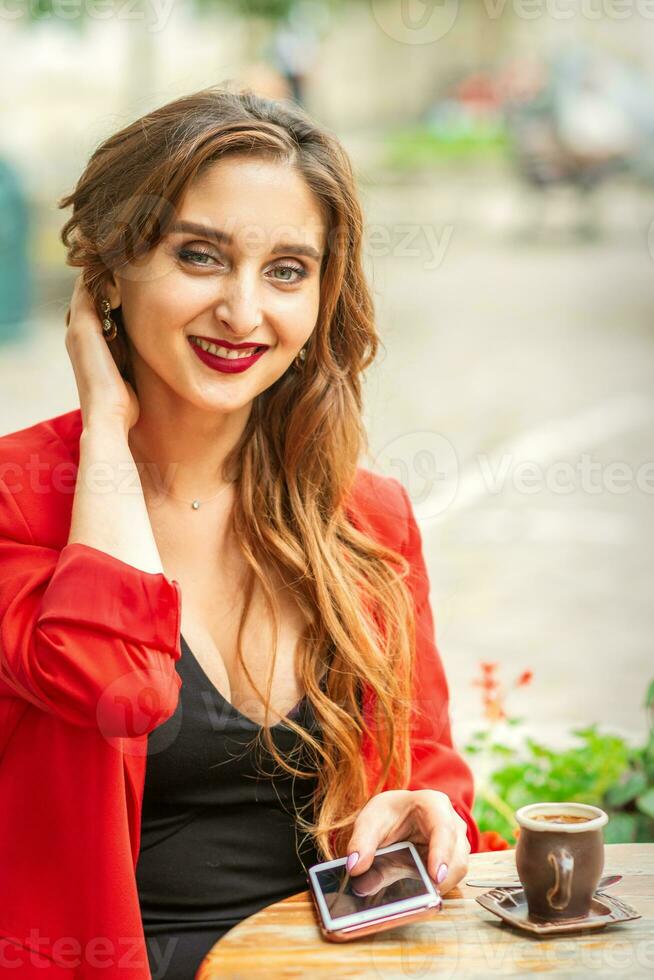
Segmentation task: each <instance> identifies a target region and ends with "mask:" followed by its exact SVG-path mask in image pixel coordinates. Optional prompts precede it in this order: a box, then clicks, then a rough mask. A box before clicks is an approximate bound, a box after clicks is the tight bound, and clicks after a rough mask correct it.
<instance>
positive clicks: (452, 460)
mask: <svg viewBox="0 0 654 980" xmlns="http://www.w3.org/2000/svg"><path fill="white" fill-rule="evenodd" d="M373 468H374V470H375V472H377V473H380V474H381V475H383V476H390V477H394V478H395V479H396V480H399V482H400V483H401V484H402V486H403V487H404V489H405V490H406V491H407V493H408V494H409V497H410V498H411V505H412V507H413V510H414V513H415V515H416V518H417V519H418V520H427V519H429V518H434V517H438V516H439V515H440V514H443V513H444V512H445V511H446V510H447V509H448V507H449V506H450V505H451V504H452V502H453V500H454V499H455V497H456V494H457V490H458V486H459V461H458V458H457V455H456V451H455V449H454V446H453V445H452V443H451V442H450V440H449V439H447V438H446V437H445V436H444V435H442V434H441V433H440V432H430V431H419V432H406V433H404V434H403V435H400V436H396V437H395V438H394V439H393V440H392V441H391V442H389V443H387V444H386V445H385V446H383V447H382V448H381V449H380V450H379V451H378V452H377V453H376V455H375V458H374V467H373Z"/></svg>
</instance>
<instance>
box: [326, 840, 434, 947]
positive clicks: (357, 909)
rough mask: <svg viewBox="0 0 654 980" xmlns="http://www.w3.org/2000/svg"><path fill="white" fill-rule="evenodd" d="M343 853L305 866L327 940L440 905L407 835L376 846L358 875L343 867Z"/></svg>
mask: <svg viewBox="0 0 654 980" xmlns="http://www.w3.org/2000/svg"><path fill="white" fill-rule="evenodd" d="M346 861H347V858H344V857H343V858H336V859H335V860H333V861H324V862H323V863H322V864H314V865H312V866H311V867H310V868H309V869H308V875H307V881H308V882H309V885H310V888H311V894H312V896H313V900H314V906H315V910H316V913H317V917H318V925H319V927H320V930H321V932H322V934H323V936H324V937H325V939H328V940H330V941H332V942H345V941H346V940H348V939H356V938H358V937H359V936H365V935H369V934H370V933H373V932H380V931H381V930H383V929H393V928H395V927H396V926H398V925H404V924H405V923H407V922H415V921H417V920H419V919H424V918H428V917H431V916H432V915H433V913H434V912H435V911H439V910H440V909H441V907H442V901H441V896H440V893H439V891H438V889H437V888H436V886H435V884H434V882H433V881H432V880H431V878H430V877H429V875H428V874H427V870H426V868H425V866H424V864H423V862H422V860H421V858H420V855H419V854H418V851H417V850H416V848H415V846H414V845H413V844H412V843H411V841H399V842H398V843H397V844H389V845H388V846H387V847H380V848H379V850H378V851H376V852H375V857H374V860H373V862H372V864H371V866H370V868H369V869H368V871H365V872H364V873H363V874H361V875H356V877H354V878H353V877H351V875H349V874H348V872H347V871H346V868H345V865H346Z"/></svg>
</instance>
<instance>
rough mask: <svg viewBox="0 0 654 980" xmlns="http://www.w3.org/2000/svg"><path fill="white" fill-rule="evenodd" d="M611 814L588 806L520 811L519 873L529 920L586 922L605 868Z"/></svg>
mask: <svg viewBox="0 0 654 980" xmlns="http://www.w3.org/2000/svg"><path fill="white" fill-rule="evenodd" d="M608 819H609V818H608V815H607V814H606V813H605V812H604V810H600V808H599V807H596V806H590V805H589V804H586V803H532V804H530V805H529V806H523V807H521V808H520V809H519V810H518V811H517V812H516V820H517V821H518V824H519V826H520V834H519V836H518V843H517V846H516V856H515V859H516V868H517V871H518V877H519V879H520V882H521V884H522V887H523V888H524V892H525V898H526V900H527V907H528V911H529V918H530V919H532V920H535V921H539V922H544V921H545V922H551V921H560V920H562V919H577V918H585V917H586V916H587V915H588V913H589V912H590V907H591V903H592V900H593V895H594V894H595V889H596V888H597V884H598V882H599V880H600V877H601V875H602V870H603V868H604V833H603V830H602V828H603V827H604V826H605V824H607V823H608Z"/></svg>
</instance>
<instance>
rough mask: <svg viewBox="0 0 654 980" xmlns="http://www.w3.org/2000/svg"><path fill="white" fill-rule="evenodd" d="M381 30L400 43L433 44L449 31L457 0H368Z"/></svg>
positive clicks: (457, 8) (453, 20)
mask: <svg viewBox="0 0 654 980" xmlns="http://www.w3.org/2000/svg"><path fill="white" fill-rule="evenodd" d="M371 6H372V13H373V16H374V18H375V20H376V21H377V23H378V24H379V26H380V27H381V29H382V31H383V32H384V33H385V34H387V35H388V37H390V38H392V39H393V40H394V41H399V42H400V44H432V43H433V42H434V41H440V39H441V38H443V37H445V35H446V34H449V32H450V31H451V29H452V27H453V26H454V23H455V21H456V18H457V17H458V14H459V0H393V2H392V3H389V2H388V0H371Z"/></svg>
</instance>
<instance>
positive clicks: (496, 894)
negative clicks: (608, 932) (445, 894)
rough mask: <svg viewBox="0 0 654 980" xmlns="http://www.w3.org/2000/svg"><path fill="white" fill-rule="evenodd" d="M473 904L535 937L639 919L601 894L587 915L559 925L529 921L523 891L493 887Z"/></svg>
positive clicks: (625, 906) (638, 916) (615, 900)
mask: <svg viewBox="0 0 654 980" xmlns="http://www.w3.org/2000/svg"><path fill="white" fill-rule="evenodd" d="M475 901H476V902H479V904H480V905H481V906H482V907H483V908H485V909H486V910H487V911H488V912H493V914H494V915H498V916H499V917H500V919H503V920H504V922H508V923H509V925H511V926H516V927H517V928H518V929H522V931H523V932H530V933H532V934H533V935H536V936H552V935H554V934H556V933H563V932H585V931H586V930H590V929H604V927H605V926H611V925H614V924H615V923H616V922H629V921H630V920H631V919H640V918H641V913H640V912H637V911H636V909H634V908H632V907H631V905H627V903H626V902H623V901H622V900H621V899H619V898H616V897H615V896H614V895H607V894H605V893H604V892H595V895H594V896H593V901H592V903H591V907H590V912H589V913H588V915H587V916H584V917H583V918H576V919H565V920H563V921H559V922H536V921H532V920H531V919H529V917H528V910H527V900H526V898H525V893H524V891H523V889H522V888H492V889H491V890H490V891H488V892H484V894H483V895H479V897H478V898H475Z"/></svg>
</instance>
